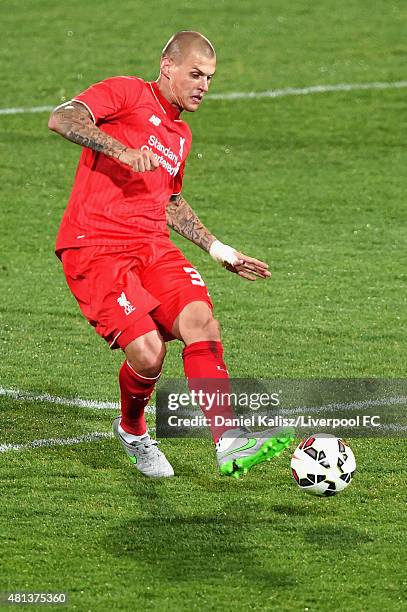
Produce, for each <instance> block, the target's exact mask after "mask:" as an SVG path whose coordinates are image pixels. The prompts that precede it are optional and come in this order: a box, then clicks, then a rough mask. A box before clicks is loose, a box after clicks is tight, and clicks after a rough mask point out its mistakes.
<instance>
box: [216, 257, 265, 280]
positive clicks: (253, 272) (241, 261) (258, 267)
mask: <svg viewBox="0 0 407 612" xmlns="http://www.w3.org/2000/svg"><path fill="white" fill-rule="evenodd" d="M235 253H236V256H237V258H238V262H237V263H235V264H230V263H224V264H223V265H224V267H225V268H226V269H227V270H229V272H233V273H234V274H238V275H239V276H241V277H242V278H245V279H246V280H249V281H255V280H258V279H260V278H264V279H266V278H270V276H271V272H270V270H269V269H268V264H266V262H264V261H260V259H255V258H254V257H249V256H248V255H245V254H244V253H241V252H240V251H235Z"/></svg>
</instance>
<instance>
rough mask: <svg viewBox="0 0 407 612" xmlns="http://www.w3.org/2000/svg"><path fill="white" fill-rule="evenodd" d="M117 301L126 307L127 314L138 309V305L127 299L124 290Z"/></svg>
mask: <svg viewBox="0 0 407 612" xmlns="http://www.w3.org/2000/svg"><path fill="white" fill-rule="evenodd" d="M117 303H118V304H119V306H121V307H122V308H124V312H125V314H126V315H129V314H130V313H132V312H133V311H134V310H136V307H135V306H133V304H132V303H131V302H129V300H128V299H127V297H126V294H125V293H124V291H122V293H121V295H119V297H118V298H117Z"/></svg>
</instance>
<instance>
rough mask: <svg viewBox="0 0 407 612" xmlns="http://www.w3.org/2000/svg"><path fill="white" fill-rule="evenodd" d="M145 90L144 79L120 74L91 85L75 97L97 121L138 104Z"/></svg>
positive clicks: (74, 99)
mask: <svg viewBox="0 0 407 612" xmlns="http://www.w3.org/2000/svg"><path fill="white" fill-rule="evenodd" d="M142 91H143V81H142V80H141V79H138V78H136V77H126V76H118V77H111V78H109V79H105V80H104V81H100V82H99V83H95V84H94V85H91V86H90V87H88V89H86V90H85V91H83V92H82V93H80V94H79V95H77V96H75V97H74V98H73V101H75V102H81V103H82V104H83V105H84V106H85V107H86V108H87V109H88V111H89V112H90V113H91V115H92V118H93V120H94V122H95V123H97V122H98V121H99V120H101V119H108V118H111V117H114V116H115V115H117V114H119V113H120V112H122V111H125V110H127V109H130V108H132V107H134V106H136V105H137V103H138V101H139V98H140V96H141V93H142Z"/></svg>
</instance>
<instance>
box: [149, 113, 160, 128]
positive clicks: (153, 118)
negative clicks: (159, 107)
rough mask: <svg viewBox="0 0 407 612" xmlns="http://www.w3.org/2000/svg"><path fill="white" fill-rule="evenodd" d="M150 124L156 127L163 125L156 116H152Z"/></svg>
mask: <svg viewBox="0 0 407 612" xmlns="http://www.w3.org/2000/svg"><path fill="white" fill-rule="evenodd" d="M149 121H150V123H152V124H153V125H155V126H157V127H158V126H159V125H160V123H161V119H160V118H159V117H157V116H156V115H151V117H150V119H149Z"/></svg>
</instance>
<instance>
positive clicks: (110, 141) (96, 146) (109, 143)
mask: <svg viewBox="0 0 407 612" xmlns="http://www.w3.org/2000/svg"><path fill="white" fill-rule="evenodd" d="M54 117H55V121H56V122H57V130H56V131H58V133H59V134H61V135H62V136H64V137H65V138H67V139H68V140H70V141H71V142H75V143H76V144H79V145H81V146H82V147H88V148H89V149H93V150H94V151H99V152H101V153H104V154H105V155H107V156H108V157H114V158H116V159H119V158H120V155H121V154H122V153H123V152H124V151H126V149H127V147H125V146H124V145H123V144H122V143H121V142H119V141H118V140H116V139H115V138H112V137H111V136H109V134H106V133H105V132H102V130H100V129H99V128H98V127H97V126H96V125H95V124H94V123H93V121H92V119H91V118H90V116H89V114H88V112H87V110H86V109H85V108H79V107H78V106H73V105H70V106H68V107H62V108H60V109H57V110H56V111H55V112H54Z"/></svg>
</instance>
